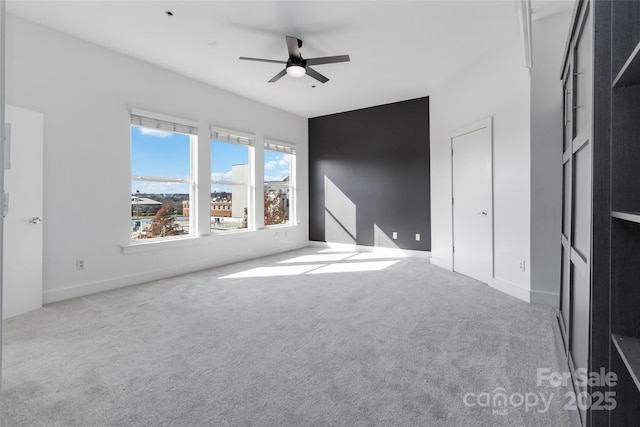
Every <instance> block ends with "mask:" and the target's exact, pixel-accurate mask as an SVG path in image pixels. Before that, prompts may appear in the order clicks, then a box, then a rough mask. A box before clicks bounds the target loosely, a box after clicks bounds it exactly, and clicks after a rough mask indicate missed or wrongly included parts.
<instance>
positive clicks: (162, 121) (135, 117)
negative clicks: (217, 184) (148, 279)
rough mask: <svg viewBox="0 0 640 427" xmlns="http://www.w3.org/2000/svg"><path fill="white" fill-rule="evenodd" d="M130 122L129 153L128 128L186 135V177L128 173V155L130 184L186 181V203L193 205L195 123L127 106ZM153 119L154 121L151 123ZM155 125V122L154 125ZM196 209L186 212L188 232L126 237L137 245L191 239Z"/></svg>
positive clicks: (194, 228)
mask: <svg viewBox="0 0 640 427" xmlns="http://www.w3.org/2000/svg"><path fill="white" fill-rule="evenodd" d="M129 117H130V124H129V150H130V153H131V148H132V146H131V144H132V143H133V140H132V137H131V135H132V129H133V127H134V126H135V127H139V128H146V129H156V130H161V131H165V132H170V133H176V134H181V135H186V136H188V137H189V177H188V178H180V177H169V176H146V175H134V174H133V173H131V172H132V169H133V159H131V158H130V164H129V173H130V183H133V182H135V181H146V182H162V183H176V184H187V185H188V188H189V206H190V207H194V206H195V201H196V199H197V197H196V191H197V188H198V185H197V184H198V181H197V173H196V171H197V164H196V162H197V155H196V153H197V150H198V128H199V125H198V123H197V122H195V121H192V120H187V119H181V118H177V117H172V116H168V115H164V114H159V113H154V112H150V111H145V110H139V109H135V108H134V109H131V112H130V116H129ZM154 122H155V123H154ZM154 124H155V125H154ZM130 192H131V197H135V195H134V193H133V187H131V188H130ZM197 215H198V212H197V209H191V208H190V212H189V233H188V234H184V235H176V236H160V237H152V238H148V239H133V238H132V237H130V239H129V242H130V245H138V244H149V243H156V242H164V241H171V240H176V239H190V238H194V237H196V236H197V235H198V230H197V229H196V228H197V224H198V222H197Z"/></svg>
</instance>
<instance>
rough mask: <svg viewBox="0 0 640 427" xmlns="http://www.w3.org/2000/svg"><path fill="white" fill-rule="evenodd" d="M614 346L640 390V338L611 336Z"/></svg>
mask: <svg viewBox="0 0 640 427" xmlns="http://www.w3.org/2000/svg"><path fill="white" fill-rule="evenodd" d="M611 339H612V340H613V344H614V346H615V347H616V350H618V354H620V357H621V358H622V361H623V362H624V364H625V366H626V367H627V369H628V370H629V374H630V375H631V378H632V379H633V382H635V383H636V387H638V390H640V378H638V376H639V375H640V338H632V337H625V336H622V335H616V334H613V335H611Z"/></svg>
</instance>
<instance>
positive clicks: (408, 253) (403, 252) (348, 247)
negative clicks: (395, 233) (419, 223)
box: [309, 240, 431, 259]
mask: <svg viewBox="0 0 640 427" xmlns="http://www.w3.org/2000/svg"><path fill="white" fill-rule="evenodd" d="M309 246H311V247H316V248H329V249H335V250H340V251H345V252H373V253H377V254H389V255H390V256H405V257H411V258H423V259H430V258H431V252H429V251H416V250H413V249H400V248H384V247H380V246H363V245H352V244H349V243H330V242H316V241H312V240H310V241H309Z"/></svg>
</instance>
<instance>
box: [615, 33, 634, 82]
mask: <svg viewBox="0 0 640 427" xmlns="http://www.w3.org/2000/svg"><path fill="white" fill-rule="evenodd" d="M637 84H640V43H638V44H637V45H636V47H635V49H633V52H631V55H629V58H628V59H627V60H626V62H625V63H624V65H623V66H622V68H621V69H620V72H619V73H618V75H617V76H616V78H615V79H614V80H613V87H623V86H633V85H637Z"/></svg>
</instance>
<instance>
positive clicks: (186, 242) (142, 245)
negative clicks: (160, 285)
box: [120, 224, 298, 255]
mask: <svg viewBox="0 0 640 427" xmlns="http://www.w3.org/2000/svg"><path fill="white" fill-rule="evenodd" d="M297 227H298V224H278V225H269V226H266V227H264V228H260V229H257V230H247V229H243V230H229V231H225V232H223V233H219V234H207V235H204V236H180V237H166V238H163V239H157V240H155V239H154V240H150V241H135V242H131V243H128V244H125V245H122V246H120V247H121V249H122V254H123V255H129V254H137V253H144V252H151V251H156V250H164V249H171V248H179V247H185V246H193V245H198V244H206V243H210V242H211V241H212V240H211V239H217V238H222V239H224V237H223V236H247V235H254V236H255V234H256V233H258V234H260V233H265V232H268V231H275V232H276V236H277V232H278V231H279V230H284V231H285V232H286V230H288V229H295V228H297Z"/></svg>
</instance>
